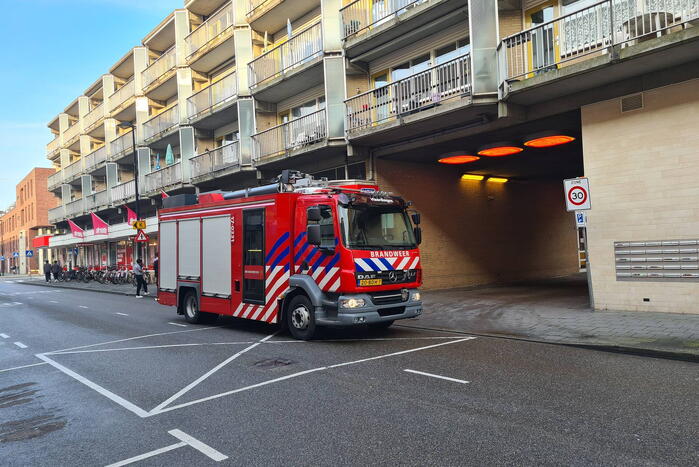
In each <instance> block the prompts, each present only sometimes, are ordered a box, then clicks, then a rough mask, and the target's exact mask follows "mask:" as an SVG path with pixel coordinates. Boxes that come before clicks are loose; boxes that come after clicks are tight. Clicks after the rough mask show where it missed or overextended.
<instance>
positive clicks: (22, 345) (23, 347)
mask: <svg viewBox="0 0 699 467" xmlns="http://www.w3.org/2000/svg"><path fill="white" fill-rule="evenodd" d="M15 345H16V346H17V347H19V348H20V349H26V348H27V346H26V345H24V344H22V343H21V342H15Z"/></svg>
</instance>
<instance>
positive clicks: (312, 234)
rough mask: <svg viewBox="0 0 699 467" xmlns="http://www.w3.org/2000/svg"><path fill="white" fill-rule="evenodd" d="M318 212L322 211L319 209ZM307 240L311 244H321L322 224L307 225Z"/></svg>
mask: <svg viewBox="0 0 699 467" xmlns="http://www.w3.org/2000/svg"><path fill="white" fill-rule="evenodd" d="M309 210H310V209H309ZM318 214H320V211H318ZM309 220H310V219H309ZM306 241H307V242H308V243H309V244H310V245H315V246H320V225H318V224H311V225H309V226H308V227H306Z"/></svg>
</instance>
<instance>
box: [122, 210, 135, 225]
mask: <svg viewBox="0 0 699 467" xmlns="http://www.w3.org/2000/svg"><path fill="white" fill-rule="evenodd" d="M125 208H126V223H127V224H129V225H133V223H134V222H136V221H137V220H138V217H136V213H135V212H133V211H132V210H131V209H129V207H128V206H125Z"/></svg>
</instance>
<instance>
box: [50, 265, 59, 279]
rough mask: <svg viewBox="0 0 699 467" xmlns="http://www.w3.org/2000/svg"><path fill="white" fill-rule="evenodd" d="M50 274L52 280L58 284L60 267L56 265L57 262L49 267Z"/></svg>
mask: <svg viewBox="0 0 699 467" xmlns="http://www.w3.org/2000/svg"><path fill="white" fill-rule="evenodd" d="M51 274H53V280H54V281H56V282H58V276H59V275H60V274H61V265H60V264H58V261H54V262H53V266H51Z"/></svg>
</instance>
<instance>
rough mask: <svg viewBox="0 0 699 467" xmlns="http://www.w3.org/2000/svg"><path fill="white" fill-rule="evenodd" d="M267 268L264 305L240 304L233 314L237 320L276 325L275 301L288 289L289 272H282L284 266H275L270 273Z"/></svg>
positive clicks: (276, 311)
mask: <svg viewBox="0 0 699 467" xmlns="http://www.w3.org/2000/svg"><path fill="white" fill-rule="evenodd" d="M270 269H271V268H270V267H269V266H267V274H266V275H267V279H266V280H265V305H250V304H247V303H241V304H240V305H238V307H237V308H236V309H235V311H234V312H233V316H235V317H237V318H246V319H252V320H256V321H266V322H268V323H276V322H277V316H278V314H279V309H278V308H279V306H278V303H277V300H278V299H279V296H280V295H281V294H282V293H283V292H286V290H287V289H288V288H289V272H288V271H284V266H276V267H275V268H274V270H273V271H270Z"/></svg>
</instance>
